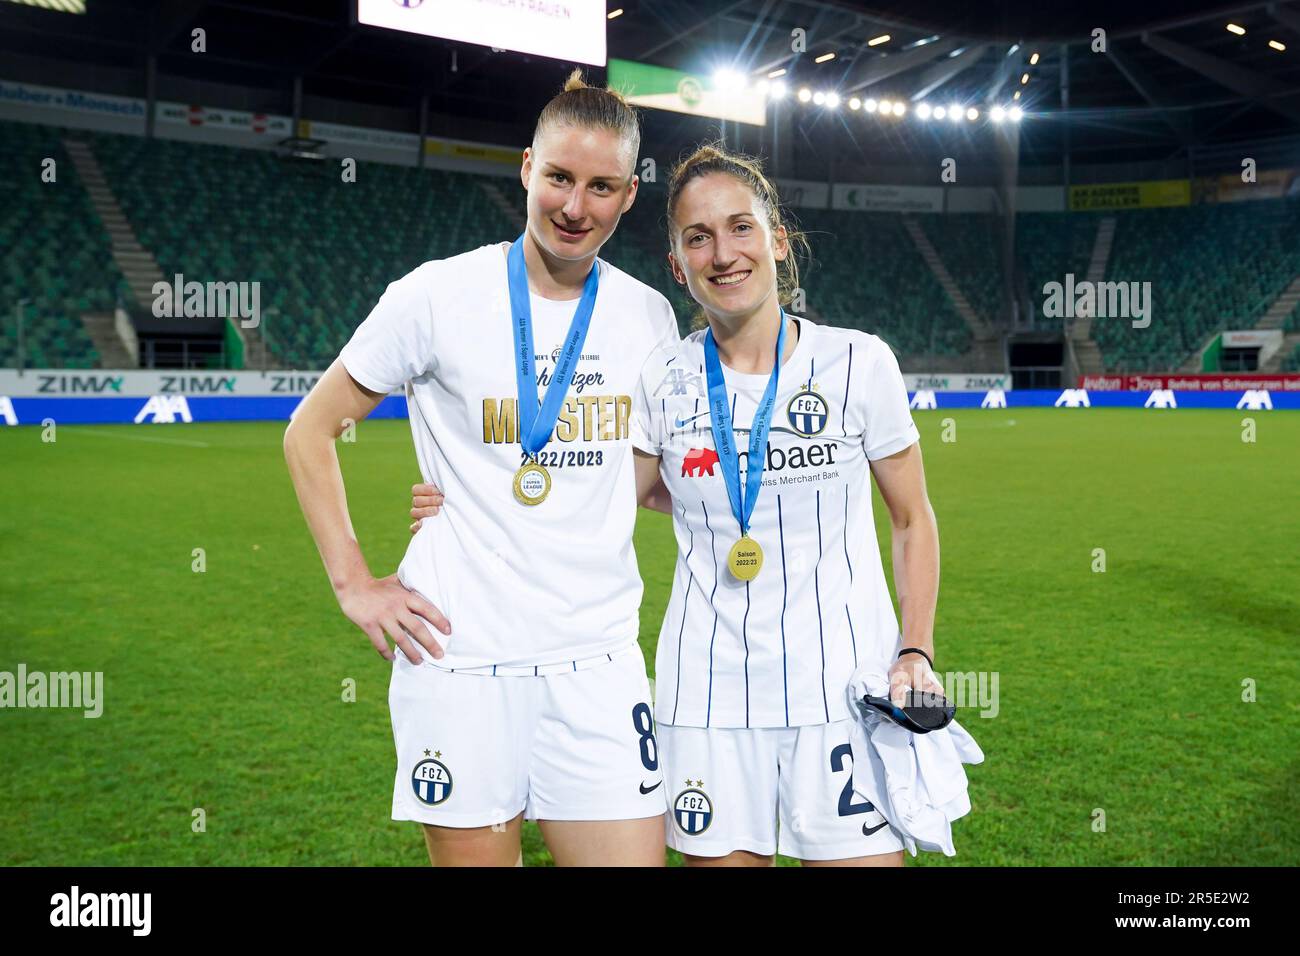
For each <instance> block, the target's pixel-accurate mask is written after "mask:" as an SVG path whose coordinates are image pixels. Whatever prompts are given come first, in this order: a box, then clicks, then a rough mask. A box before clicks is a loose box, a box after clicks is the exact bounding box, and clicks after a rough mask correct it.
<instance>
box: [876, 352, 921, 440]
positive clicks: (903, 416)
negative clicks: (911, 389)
mask: <svg viewBox="0 0 1300 956" xmlns="http://www.w3.org/2000/svg"><path fill="white" fill-rule="evenodd" d="M868 349H869V355H868V361H867V363H866V369H865V373H866V374H865V375H864V376H863V389H864V392H865V402H866V427H865V428H864V429H863V433H862V450H863V451H864V452H865V453H866V455H867V458H868V459H869V460H871V461H877V460H879V459H881V458H887V457H889V456H890V455H893V454H897V453H898V452H900V451H902V450H903V449H904V448H906V447H908V446H909V445H912V444H915V443H916V442H918V441H920V439H921V435H920V433H919V432H918V431H917V430H916V425H915V423H914V422H913V421H912V412H911V409H909V408H908V403H907V385H906V383H904V381H903V373H902V372H901V371H900V370H899V368H898V359H897V358H895V357H894V353H893V352H892V351H891V350H890V348H889V346H888V345H886V344H885V343H884V342H883V341H881V340H880V339H878V338H876V337H875V336H872V337H871V338H870V339H868Z"/></svg>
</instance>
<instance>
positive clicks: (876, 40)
mask: <svg viewBox="0 0 1300 956" xmlns="http://www.w3.org/2000/svg"><path fill="white" fill-rule="evenodd" d="M891 39H893V37H891V36H890V35H889V34H888V33H882V34H881V35H880V36H878V37H872V38H871V39H870V40H868V41H867V46H880V44H882V43H888V42H889V41H890V40H891Z"/></svg>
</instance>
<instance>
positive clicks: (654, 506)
mask: <svg viewBox="0 0 1300 956" xmlns="http://www.w3.org/2000/svg"><path fill="white" fill-rule="evenodd" d="M632 458H633V461H634V462H635V465H636V501H637V504H639V505H640V506H641V507H642V508H649V509H650V510H651V511H659V512H662V513H663V514H666V515H668V514H672V513H673V499H672V496H671V495H670V494H668V489H667V488H666V487H665V486H664V482H663V478H662V477H660V475H659V464H660V462H661V461H662V459H661V458H660V457H659V456H658V455H647V454H646V453H645V452H643V451H641V450H640V449H639V448H633V449H632Z"/></svg>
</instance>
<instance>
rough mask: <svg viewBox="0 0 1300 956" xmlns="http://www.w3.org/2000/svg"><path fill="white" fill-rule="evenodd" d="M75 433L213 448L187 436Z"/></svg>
mask: <svg viewBox="0 0 1300 956" xmlns="http://www.w3.org/2000/svg"><path fill="white" fill-rule="evenodd" d="M60 430H61V431H68V430H69V427H68V426H67V425H64V426H63V428H62V429H60ZM73 434H74V435H89V436H91V437H93V438H125V439H127V440H129V441H147V442H153V443H155V444H159V445H188V446H189V447H190V448H211V447H212V446H211V445H209V444H208V443H207V442H205V441H191V440H190V439H187V438H151V437H150V436H148V435H128V434H125V433H122V432H92V431H84V432H83V431H74V432H73Z"/></svg>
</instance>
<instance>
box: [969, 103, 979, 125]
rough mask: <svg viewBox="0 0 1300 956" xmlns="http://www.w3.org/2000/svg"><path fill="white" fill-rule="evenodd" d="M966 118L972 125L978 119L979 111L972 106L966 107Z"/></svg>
mask: <svg viewBox="0 0 1300 956" xmlns="http://www.w3.org/2000/svg"><path fill="white" fill-rule="evenodd" d="M966 118H967V119H968V120H970V121H971V122H972V123H973V122H975V121H976V120H977V119H979V118H980V111H979V110H977V109H976V108H975V107H973V106H971V107H968V108H967V109H966Z"/></svg>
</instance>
